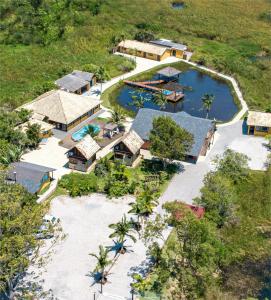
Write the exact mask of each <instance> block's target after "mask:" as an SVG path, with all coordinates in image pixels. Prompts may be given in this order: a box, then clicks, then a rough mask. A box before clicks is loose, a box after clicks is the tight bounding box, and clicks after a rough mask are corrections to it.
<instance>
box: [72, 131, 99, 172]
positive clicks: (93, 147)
mask: <svg viewBox="0 0 271 300" xmlns="http://www.w3.org/2000/svg"><path fill="white" fill-rule="evenodd" d="M99 150H100V146H99V145H98V144H97V143H96V141H95V140H94V139H93V138H92V137H91V136H90V135H86V136H85V137H84V138H83V139H82V140H81V141H80V142H79V143H77V144H76V145H75V146H74V147H73V148H72V149H71V150H69V151H68V159H69V168H70V169H72V170H77V171H81V172H87V171H88V169H89V168H90V166H91V165H92V164H93V162H94V161H95V160H96V153H97V152H98V151H99Z"/></svg>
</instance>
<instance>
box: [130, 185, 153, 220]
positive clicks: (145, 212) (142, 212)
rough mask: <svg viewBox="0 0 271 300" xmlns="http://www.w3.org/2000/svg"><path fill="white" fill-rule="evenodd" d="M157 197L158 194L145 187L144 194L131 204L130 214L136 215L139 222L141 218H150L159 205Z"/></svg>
mask: <svg viewBox="0 0 271 300" xmlns="http://www.w3.org/2000/svg"><path fill="white" fill-rule="evenodd" d="M157 197H158V194H157V193H154V192H153V191H151V190H150V189H149V188H148V187H145V188H144V190H143V192H141V193H140V194H139V196H138V197H137V198H136V201H135V202H133V203H130V205H131V207H132V209H131V210H129V213H134V214H136V215H137V216H138V221H139V222H140V219H141V218H148V217H149V216H150V215H151V214H152V212H153V209H154V208H155V207H156V206H157V204H158V201H157Z"/></svg>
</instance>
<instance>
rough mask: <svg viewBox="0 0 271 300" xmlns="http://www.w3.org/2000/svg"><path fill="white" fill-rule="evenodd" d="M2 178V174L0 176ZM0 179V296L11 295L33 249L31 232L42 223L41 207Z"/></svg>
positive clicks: (14, 186) (15, 187)
mask: <svg viewBox="0 0 271 300" xmlns="http://www.w3.org/2000/svg"><path fill="white" fill-rule="evenodd" d="M2 175H3V174H2ZM2 175H1V177H0V212H1V213H0V237H1V238H0V248H1V273H0V293H2V292H6V293H7V294H9V295H11V294H10V293H12V291H13V288H14V286H15V285H16V281H17V280H16V279H17V278H18V277H19V276H20V275H21V274H22V272H23V271H24V270H25V268H26V267H27V266H28V264H29V254H31V252H32V251H33V249H34V248H35V247H36V246H37V240H36V238H35V233H36V232H37V230H38V228H39V227H40V225H41V222H42V216H43V214H44V207H43V206H42V205H39V204H37V203H36V197H35V196H33V195H31V194H29V193H28V192H27V191H26V190H25V189H24V188H23V187H22V186H20V185H17V184H7V183H6V182H5V180H4V177H3V176H2Z"/></svg>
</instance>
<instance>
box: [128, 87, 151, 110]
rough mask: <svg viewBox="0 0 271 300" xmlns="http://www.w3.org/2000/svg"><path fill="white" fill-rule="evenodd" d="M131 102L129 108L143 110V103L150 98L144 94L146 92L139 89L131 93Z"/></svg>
mask: <svg viewBox="0 0 271 300" xmlns="http://www.w3.org/2000/svg"><path fill="white" fill-rule="evenodd" d="M131 94H132V102H131V103H129V105H130V106H135V107H136V108H137V109H140V108H143V107H144V105H145V103H146V102H148V101H150V97H149V96H148V95H147V94H146V91H145V90H143V89H139V90H137V91H132V92H131Z"/></svg>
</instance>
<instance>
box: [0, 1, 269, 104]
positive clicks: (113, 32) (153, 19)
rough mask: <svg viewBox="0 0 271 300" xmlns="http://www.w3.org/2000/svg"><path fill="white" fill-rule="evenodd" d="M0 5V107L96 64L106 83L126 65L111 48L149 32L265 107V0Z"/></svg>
mask: <svg viewBox="0 0 271 300" xmlns="http://www.w3.org/2000/svg"><path fill="white" fill-rule="evenodd" d="M0 5H1V6H0V11H1V20H2V21H1V34H0V41H1V45H0V51H1V64H0V65H1V70H0V72H1V80H2V82H1V89H0V90H1V91H0V99H1V101H0V103H1V105H4V104H8V105H9V106H12V107H14V106H18V105H20V104H21V103H24V102H27V101H29V100H32V99H33V98H34V97H35V96H36V95H37V94H39V93H41V92H43V91H44V89H45V87H46V88H48V87H51V86H52V83H53V82H54V80H56V79H57V78H58V77H59V76H60V75H62V74H64V73H65V72H69V71H71V70H72V69H81V68H83V66H84V65H85V64H89V63H92V64H96V65H104V66H105V67H106V68H107V69H108V72H109V74H110V76H111V77H112V76H115V75H117V74H120V73H121V72H123V70H125V65H126V64H127V61H125V60H124V59H123V58H121V57H117V56H112V55H111V54H110V51H111V49H112V47H113V46H114V45H115V44H116V43H117V42H118V41H119V40H120V39H121V38H123V37H128V38H134V37H135V35H137V37H138V38H140V39H148V36H150V35H149V34H152V35H154V36H157V37H164V38H172V39H175V40H178V41H181V42H184V43H187V44H188V45H189V47H191V48H192V49H193V50H195V55H194V56H193V60H195V61H200V62H201V63H204V64H206V65H208V66H211V67H214V68H216V69H218V70H221V71H223V72H225V73H229V74H233V75H234V76H235V77H236V78H237V80H238V81H239V83H240V85H241V87H242V90H243V91H244V95H245V99H246V100H247V102H248V104H249V105H250V106H251V107H252V108H258V109H263V110H265V109H267V108H268V105H269V106H270V102H268V101H269V100H270V94H271V92H270V84H269V81H270V78H271V75H270V74H271V67H270V66H271V61H270V51H271V42H270V40H271V39H270V1H267V0H259V1H256V2H255V1H252V0H249V1H245V2H244V1H242V0H229V1H223V0H219V1H217V0H203V1H196V0H186V1H185V8H184V9H182V10H174V9H172V8H171V1H170V0H159V1H157V0H149V1H145V0H136V1H126V0H104V1H102V0H90V1H87V0H74V1H71V0H59V1H53V0H38V1H37V0H36V1H15V0H12V1H9V0H4V1H1V4H0ZM131 16H132V17H131ZM146 32H147V33H148V34H146ZM45 90H46V89H45Z"/></svg>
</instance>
